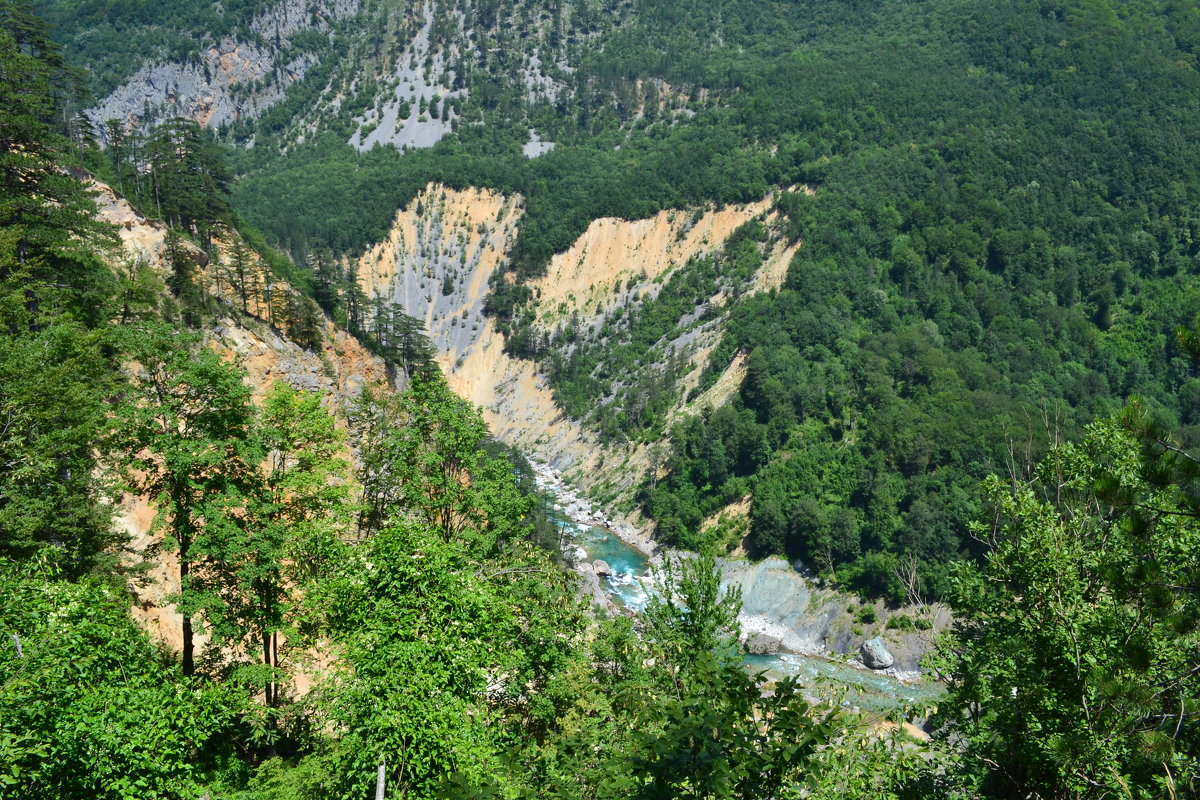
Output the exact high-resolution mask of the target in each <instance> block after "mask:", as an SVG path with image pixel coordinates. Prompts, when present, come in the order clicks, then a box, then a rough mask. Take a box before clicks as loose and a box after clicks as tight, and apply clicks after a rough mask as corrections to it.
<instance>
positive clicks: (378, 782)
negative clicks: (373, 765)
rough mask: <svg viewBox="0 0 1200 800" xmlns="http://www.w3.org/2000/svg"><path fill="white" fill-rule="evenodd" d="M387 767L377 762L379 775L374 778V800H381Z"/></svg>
mask: <svg viewBox="0 0 1200 800" xmlns="http://www.w3.org/2000/svg"><path fill="white" fill-rule="evenodd" d="M386 771H387V765H386V764H384V762H383V760H382V759H380V761H379V775H378V776H377V777H376V778H375V800H383V789H384V782H385V781H386V780H387V774H386Z"/></svg>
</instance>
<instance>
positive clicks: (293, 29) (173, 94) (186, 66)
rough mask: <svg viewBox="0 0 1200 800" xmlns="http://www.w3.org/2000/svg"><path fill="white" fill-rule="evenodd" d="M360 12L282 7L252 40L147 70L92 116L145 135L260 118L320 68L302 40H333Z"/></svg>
mask: <svg viewBox="0 0 1200 800" xmlns="http://www.w3.org/2000/svg"><path fill="white" fill-rule="evenodd" d="M359 7H360V0H316V2H311V3H304V2H300V0H280V2H278V3H276V4H275V5H273V6H271V7H270V8H268V9H267V10H265V11H264V12H262V13H261V14H259V15H258V16H257V17H255V18H254V20H253V21H252V22H251V23H250V26H249V27H250V31H249V32H250V36H247V37H243V38H239V37H235V36H226V37H223V38H222V39H220V40H219V41H215V42H210V43H208V44H207V45H206V46H204V47H203V48H202V49H201V51H200V55H199V59H198V60H189V61H186V62H180V61H164V60H156V61H152V62H149V63H146V64H143V65H142V67H141V69H139V70H138V71H137V72H136V73H134V74H133V75H132V76H130V77H129V78H128V80H126V81H125V83H123V84H121V85H120V86H118V87H117V88H116V89H115V90H113V92H112V93H111V94H109V95H108V96H107V97H105V98H104V99H103V100H101V101H100V102H99V103H98V104H97V105H96V106H94V107H93V108H91V109H89V110H88V112H87V113H88V116H89V118H90V119H91V120H92V123H93V124H94V125H95V127H96V129H97V130H98V131H101V132H102V131H103V125H104V123H105V122H106V121H107V120H110V119H115V120H119V121H120V122H122V123H123V124H125V125H126V126H127V127H138V126H140V125H141V124H143V123H146V122H151V121H154V120H161V119H166V118H169V117H175V116H182V117H187V118H188V119H192V120H195V121H196V122H198V123H200V124H201V125H204V126H207V127H212V128H216V127H220V126H221V125H224V124H227V123H230V122H236V121H238V120H240V119H245V118H256V117H258V116H259V115H260V114H262V112H264V111H265V110H266V109H268V108H270V107H271V106H272V105H274V104H275V103H277V102H279V101H280V100H281V99H283V97H284V94H285V93H286V92H287V90H288V88H289V87H290V86H291V85H292V84H294V83H296V81H298V80H300V79H301V78H302V77H304V74H305V73H306V72H307V71H308V70H309V69H311V68H312V67H313V66H314V65H315V64H316V63H317V59H318V56H317V54H316V53H314V52H310V51H301V50H297V49H295V48H293V46H292V44H293V39H294V38H295V37H296V35H297V34H300V33H304V32H316V33H320V34H325V35H328V34H329V33H330V31H331V26H332V25H333V24H334V23H335V22H337V21H339V20H342V19H346V18H348V17H350V16H353V15H354V14H356V13H357V12H358V10H359Z"/></svg>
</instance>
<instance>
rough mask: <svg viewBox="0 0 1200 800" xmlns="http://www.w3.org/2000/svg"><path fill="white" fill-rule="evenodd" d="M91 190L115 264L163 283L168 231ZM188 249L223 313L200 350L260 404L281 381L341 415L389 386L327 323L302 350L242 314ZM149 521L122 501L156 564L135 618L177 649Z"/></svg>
mask: <svg viewBox="0 0 1200 800" xmlns="http://www.w3.org/2000/svg"><path fill="white" fill-rule="evenodd" d="M94 188H95V189H96V192H97V195H96V201H97V205H98V207H99V218H100V219H101V220H103V221H105V222H109V223H112V224H114V225H115V226H116V228H117V232H118V236H119V238H120V247H119V248H118V249H117V250H116V251H115V252H113V253H111V254H110V258H111V259H112V261H113V263H114V266H117V267H118V268H122V267H123V266H124V265H125V264H127V263H131V262H132V263H140V264H145V265H147V266H149V267H150V268H151V269H152V270H153V271H155V272H156V273H157V274H158V275H159V276H160V277H164V278H165V276H166V273H167V266H166V261H165V249H166V245H165V238H166V234H167V230H166V227H165V226H164V225H162V224H161V223H158V222H152V221H150V220H147V219H145V218H144V217H142V216H141V215H139V214H138V213H137V212H136V211H135V210H134V209H133V208H132V207H131V206H130V205H129V203H128V202H126V201H125V200H124V199H123V198H121V197H120V196H119V195H118V194H117V193H116V192H114V191H113V190H112V189H111V188H109V187H107V186H104V185H102V184H97V185H95V187H94ZM233 236H235V234H232V233H228V232H227V233H226V234H224V241H225V243H226V244H229V243H231V242H232V237H233ZM188 248H189V251H190V254H191V256H192V257H193V258H194V259H195V260H196V262H197V263H198V264H202V265H203V266H202V267H201V269H200V271H199V272H200V280H201V281H202V282H203V284H204V285H205V286H206V287H208V289H209V291H210V292H211V293H214V299H215V300H216V302H217V304H218V307H219V308H221V309H223V312H222V313H218V315H217V317H216V319H214V320H213V321H212V322H211V323H210V324H209V325H208V326H206V329H205V344H206V346H208V347H211V348H213V349H214V350H216V351H218V352H221V353H223V354H225V355H226V356H227V357H228V358H229V359H230V360H231V361H233V362H234V363H236V364H238V365H239V366H241V367H242V368H243V369H245V370H246V373H247V380H248V381H249V383H250V385H251V387H252V388H253V390H254V394H255V397H256V399H261V397H262V396H263V395H264V394H266V392H267V391H268V390H269V389H270V388H271V386H272V385H273V384H274V383H275V382H276V381H285V382H287V383H290V384H291V385H293V386H295V387H296V388H298V389H303V390H306V391H319V392H321V393H322V395H323V396H324V397H325V400H326V403H327V405H328V407H329V408H330V409H331V410H332V411H334V412H335V414H337V415H339V416H343V415H344V411H345V409H346V408H347V406H348V405H349V404H350V403H352V402H353V401H354V400H355V399H356V398H357V397H358V396H359V394H360V393H361V392H362V390H363V388H364V387H366V386H388V385H390V380H389V374H388V370H387V367H386V365H385V364H384V363H383V361H382V360H380V359H379V358H377V357H376V356H374V355H372V354H371V353H369V352H368V351H367V350H366V348H364V347H363V346H362V345H361V344H360V343H359V342H358V340H357V339H355V338H354V337H352V336H350V335H349V334H347V333H346V332H344V331H342V330H340V329H338V328H336V327H335V326H334V325H333V324H332V323H330V322H328V321H326V322H325V325H324V331H323V337H322V338H323V343H322V345H321V346H320V347H319V348H315V349H306V348H304V347H301V346H300V345H298V344H296V343H295V342H293V341H291V340H290V339H288V338H287V337H286V336H285V335H283V333H282V332H281V331H279V330H278V329H276V328H274V327H272V326H271V325H270V324H269V322H268V321H267V320H266V319H260V318H257V317H255V316H254V315H253V314H244V313H241V312H240V311H239V310H238V307H237V303H235V302H234V301H233V298H232V297H231V296H229V294H228V290H226V292H225V293H224V295H223V296H222V295H220V294H219V293H218V289H217V287H218V283H217V281H216V280H215V275H214V274H213V273H214V269H215V262H210V261H209V260H208V258H207V256H205V255H204V253H203V252H202V251H200V249H199V248H195V247H192V246H190V245H189V246H188ZM219 250H220V248H218V251H219ZM252 258H253V259H254V260H255V264H254V265H253V266H254V267H256V268H258V269H263V268H264V266H263V265H261V264H260V263H258V261H257V257H254V256H252ZM286 289H287V287H286V285H285V284H283V283H282V282H280V281H278V280H277V281H276V290H277V291H286ZM258 292H259V294H258V295H257V296H255V297H252V301H253V302H252V303H251V309H252V310H254V309H265V307H266V306H265V301H264V299H263V298H262V297H261V289H259V290H258ZM153 521H154V509H153V508H152V507H151V505H150V504H149V502H148V500H147V499H146V498H144V497H136V496H127V497H125V498H124V501H123V502H122V504H121V507H120V509H119V513H118V519H117V522H118V524H119V525H120V526H121V527H122V528H123V529H124V531H125V532H126V533H127V534H128V535H129V537H130V553H129V557H130V558H131V559H132V560H134V561H138V560H142V559H146V560H148V561H150V563H151V564H152V565H153V567H152V569H151V570H150V571H149V572H147V573H146V574H145V575H144V580H142V581H141V582H140V583H139V584H138V585H136V586H134V587H133V589H134V594H135V598H136V599H135V606H134V609H133V615H134V618H135V619H137V620H138V622H139V623H141V624H142V625H143V626H144V627H146V628H147V629H148V630H150V631H151V632H152V633H153V634H154V635H155V636H156V637H157V638H159V639H160V640H161V641H163V642H165V643H166V644H167V645H168V646H170V647H173V648H178V647H180V645H181V642H180V640H179V637H180V620H181V618H180V616H179V615H178V614H177V613H175V608H174V606H173V605H171V604H169V603H166V602H165V600H164V598H165V597H166V596H168V595H170V594H172V593H175V592H178V591H179V586H178V575H179V572H178V562H177V561H176V559H175V556H174V554H173V553H170V552H166V551H162V550H159V549H158V544H159V540H160V536H159V535H158V534H157V533H154V532H152V530H151V525H152V523H153ZM203 644H204V640H203V638H200V639H198V640H197V646H198V647H203Z"/></svg>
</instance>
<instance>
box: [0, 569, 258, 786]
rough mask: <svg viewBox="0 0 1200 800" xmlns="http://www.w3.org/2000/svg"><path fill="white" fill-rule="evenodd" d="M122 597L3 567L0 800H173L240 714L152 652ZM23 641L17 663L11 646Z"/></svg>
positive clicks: (222, 692) (227, 697)
mask: <svg viewBox="0 0 1200 800" xmlns="http://www.w3.org/2000/svg"><path fill="white" fill-rule="evenodd" d="M128 607H129V599H128V597H127V596H126V595H125V594H124V592H122V591H120V590H117V589H115V588H114V587H113V586H111V585H107V584H104V583H101V582H98V581H95V580H93V579H84V580H82V581H79V582H75V583H73V582H69V581H67V580H64V579H63V578H62V577H61V576H59V575H58V574H56V571H55V570H54V569H52V568H49V567H45V566H42V562H39V561H38V560H33V561H27V562H24V563H23V564H17V563H14V562H10V561H0V633H2V634H3V636H4V640H5V643H4V646H3V647H0V753H2V754H3V756H4V758H3V761H0V796H4V797H26V798H38V799H40V798H46V799H47V800H49V799H50V798H63V799H64V800H65V799H66V798H80V800H82V798H114V799H115V798H121V799H122V800H134V799H135V798H137V799H138V800H141V799H142V798H164V799H165V798H172V797H179V796H186V795H192V794H194V793H196V792H197V791H198V789H197V784H196V779H197V777H198V773H199V767H200V764H199V763H198V759H197V753H198V752H204V751H205V749H206V748H207V747H208V746H209V744H210V743H211V741H212V739H213V737H214V735H215V734H216V733H217V732H218V731H220V730H221V729H222V728H223V727H224V726H226V725H228V724H229V723H230V721H231V719H232V717H233V715H234V714H235V713H237V711H238V708H239V706H238V701H237V698H236V696H235V695H233V694H232V693H231V692H229V691H227V690H226V689H224V688H222V687H217V686H203V685H201V684H198V683H194V682H192V681H190V680H189V679H187V678H185V677H184V676H183V675H182V674H181V672H180V670H179V668H178V667H177V666H175V665H174V664H172V663H170V661H169V660H168V659H165V658H164V657H163V655H162V654H161V653H159V652H157V651H156V650H155V649H154V647H152V646H151V644H150V641H149V639H148V638H147V636H146V634H145V633H144V632H143V631H141V630H139V629H138V628H137V626H136V625H135V624H134V623H133V621H132V620H131V619H130V618H129V613H128ZM14 637H17V638H18V639H19V641H20V654H18V651H17V646H16V641H15V640H14Z"/></svg>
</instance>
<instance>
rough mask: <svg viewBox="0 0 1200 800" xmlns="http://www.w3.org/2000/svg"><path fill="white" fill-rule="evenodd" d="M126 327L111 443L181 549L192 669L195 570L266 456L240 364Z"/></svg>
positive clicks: (228, 527) (168, 335) (220, 543)
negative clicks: (128, 387) (122, 381)
mask: <svg viewBox="0 0 1200 800" xmlns="http://www.w3.org/2000/svg"><path fill="white" fill-rule="evenodd" d="M128 333H129V341H128V342H127V344H126V352H127V353H128V354H129V355H130V356H132V357H133V359H134V360H135V363H136V364H137V365H138V371H137V374H135V375H134V380H133V385H134V391H132V392H130V393H129V394H128V395H127V397H126V398H125V402H124V403H123V404H122V406H121V408H120V409H119V410H118V416H117V424H115V425H114V426H113V430H112V436H111V439H110V441H109V442H108V446H109V447H111V448H112V450H113V452H115V453H122V454H124V457H125V469H126V480H127V482H128V485H129V487H130V489H131V490H133V491H135V492H138V493H140V494H144V495H146V496H148V497H149V498H151V501H152V502H153V503H154V504H155V506H156V508H157V510H158V514H157V515H156V517H155V524H156V525H157V526H159V528H160V529H161V530H162V531H163V533H164V541H165V542H166V543H167V544H168V546H170V547H171V548H173V549H174V550H175V551H176V552H177V553H178V554H179V586H180V587H181V594H180V597H179V598H178V601H177V602H178V605H179V608H180V610H181V611H182V613H183V670H184V673H185V674H189V675H190V674H191V672H192V670H193V668H194V663H193V639H192V616H193V614H195V613H196V612H197V611H198V610H200V608H202V607H203V605H204V602H203V595H204V592H203V589H200V588H199V586H195V587H194V586H193V585H192V581H193V580H196V579H195V578H193V577H192V570H193V566H195V567H196V569H197V571H198V572H199V573H201V575H200V577H199V580H200V581H201V582H203V581H204V576H203V570H204V568H205V558H206V556H207V555H209V553H210V551H218V552H219V551H220V550H221V549H222V548H223V547H224V546H225V543H226V542H227V541H228V540H229V539H230V537H233V536H234V535H235V533H236V531H237V530H238V524H239V518H240V516H241V510H240V508H239V506H240V503H241V498H242V497H244V496H245V494H246V492H247V491H248V490H249V489H250V488H251V487H252V486H253V477H254V472H255V465H256V464H257V463H258V461H259V459H260V458H261V455H262V454H261V452H260V450H259V446H258V443H257V442H256V441H255V440H254V438H253V422H254V409H253V406H252V405H251V404H250V389H249V387H248V386H246V385H245V383H243V381H242V377H243V375H242V373H241V372H240V371H239V370H237V369H234V368H233V367H231V366H230V365H229V364H227V363H226V362H225V361H224V359H222V358H221V356H219V355H217V354H216V353H214V352H213V351H212V350H209V349H208V348H202V347H197V348H195V349H194V350H193V348H192V345H193V344H194V343H193V342H192V341H190V340H189V338H188V337H185V336H180V335H179V333H178V332H177V331H174V330H172V329H171V328H169V327H168V326H166V325H164V324H162V323H154V324H151V325H148V326H147V327H146V328H145V329H144V330H143V331H139V332H134V331H129V332H128ZM198 589H199V591H197V590H198Z"/></svg>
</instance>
